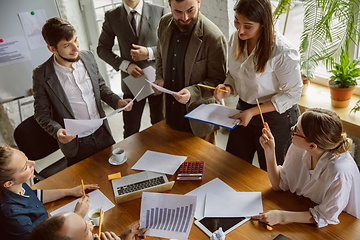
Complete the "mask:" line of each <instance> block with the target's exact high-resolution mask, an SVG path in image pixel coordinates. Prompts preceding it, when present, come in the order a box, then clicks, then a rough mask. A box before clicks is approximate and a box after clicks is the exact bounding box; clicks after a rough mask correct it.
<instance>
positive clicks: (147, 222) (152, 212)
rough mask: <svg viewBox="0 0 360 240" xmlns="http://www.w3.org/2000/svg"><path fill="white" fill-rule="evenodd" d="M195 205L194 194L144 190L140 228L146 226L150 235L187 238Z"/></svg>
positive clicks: (147, 233)
mask: <svg viewBox="0 0 360 240" xmlns="http://www.w3.org/2000/svg"><path fill="white" fill-rule="evenodd" d="M189 197H190V198H189ZM195 207H196V197H194V196H184V195H175V194H162V193H147V192H144V193H143V197H142V202H141V215H140V228H143V227H146V228H147V231H146V235H149V236H156V237H163V238H175V239H187V237H188V235H189V233H190V229H191V226H192V223H193V219H194V214H195Z"/></svg>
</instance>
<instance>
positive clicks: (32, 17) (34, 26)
mask: <svg viewBox="0 0 360 240" xmlns="http://www.w3.org/2000/svg"><path fill="white" fill-rule="evenodd" d="M18 15H19V18H20V22H21V25H22V27H23V29H24V32H25V36H26V39H27V42H28V44H29V47H30V49H36V48H39V47H46V42H45V41H44V39H43V37H42V35H41V29H42V27H43V25H44V24H45V22H46V20H47V16H46V12H45V10H44V9H39V10H34V11H28V12H23V13H19V14H18Z"/></svg>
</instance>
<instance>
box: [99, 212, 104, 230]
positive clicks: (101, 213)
mask: <svg viewBox="0 0 360 240" xmlns="http://www.w3.org/2000/svg"><path fill="white" fill-rule="evenodd" d="M102 215H103V210H102V208H100V220H99V237H100V236H101V221H102Z"/></svg>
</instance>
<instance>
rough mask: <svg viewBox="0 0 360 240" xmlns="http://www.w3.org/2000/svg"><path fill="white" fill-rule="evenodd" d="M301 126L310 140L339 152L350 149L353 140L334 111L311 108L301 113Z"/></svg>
mask: <svg viewBox="0 0 360 240" xmlns="http://www.w3.org/2000/svg"><path fill="white" fill-rule="evenodd" d="M301 127H302V130H303V132H304V135H305V137H306V140H307V141H308V142H313V143H315V144H316V145H317V146H318V147H319V148H321V149H323V150H325V151H329V152H332V153H334V154H339V153H343V152H347V151H350V149H351V145H352V140H351V139H350V138H348V137H347V135H346V133H345V132H343V126H342V122H341V119H340V117H339V116H338V115H337V114H336V113H335V112H333V111H330V110H327V109H322V108H310V109H308V110H306V112H304V113H303V114H302V115H301Z"/></svg>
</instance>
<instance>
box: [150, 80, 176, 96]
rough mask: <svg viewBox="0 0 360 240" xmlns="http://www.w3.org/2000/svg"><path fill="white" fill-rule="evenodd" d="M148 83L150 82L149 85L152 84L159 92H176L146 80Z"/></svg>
mask: <svg viewBox="0 0 360 240" xmlns="http://www.w3.org/2000/svg"><path fill="white" fill-rule="evenodd" d="M146 81H147V82H148V83H150V84H151V86H153V87H154V88H156V89H157V90H158V91H160V92H164V93H167V94H171V95H172V94H176V93H177V92H174V91H171V90H168V89H166V88H163V87H161V86H159V85H156V84H155V83H152V82H150V81H148V80H146Z"/></svg>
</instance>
